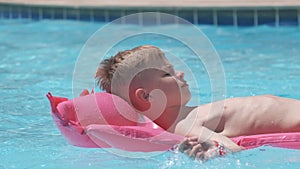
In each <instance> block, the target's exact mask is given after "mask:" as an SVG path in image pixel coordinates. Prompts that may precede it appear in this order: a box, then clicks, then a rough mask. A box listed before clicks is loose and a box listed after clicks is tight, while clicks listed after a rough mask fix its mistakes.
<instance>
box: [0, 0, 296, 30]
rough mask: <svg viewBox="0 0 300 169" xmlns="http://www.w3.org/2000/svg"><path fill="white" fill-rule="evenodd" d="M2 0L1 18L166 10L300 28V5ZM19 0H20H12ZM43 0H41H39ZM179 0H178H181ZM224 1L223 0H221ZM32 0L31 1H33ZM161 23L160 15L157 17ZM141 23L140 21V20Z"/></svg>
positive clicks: (208, 20) (218, 20)
mask: <svg viewBox="0 0 300 169" xmlns="http://www.w3.org/2000/svg"><path fill="white" fill-rule="evenodd" d="M3 1H4V0H0V19H1V18H6V19H20V18H21V19H22V18H26V19H27V18H28V19H32V20H41V19H63V20H80V21H92V22H94V21H96V22H97V21H100V22H111V21H113V20H115V19H118V18H121V17H122V16H126V15H130V14H134V13H140V12H162V13H167V14H172V15H176V16H179V17H181V18H183V19H185V20H187V21H189V22H191V23H193V24H202V25H215V26H219V25H225V26H258V25H269V26H276V27H278V26H296V27H299V28H300V6H256V7H251V6H247V7H246V6H244V7H229V6H222V7H208V6H207V7H204V6H202V7H197V6H195V7H174V6H173V7H171V6H162V7H152V6H151V7H149V6H147V7H146V6H143V7H142V8H141V7H137V6H136V7H134V6H130V7H124V6H123V7H112V6H109V7H107V6H77V5H78V4H75V5H76V6H74V5H73V6H71V5H70V6H62V5H59V4H57V5H56V6H54V5H45V4H32V3H28V2H29V1H26V2H24V3H22V4H18V3H6V2H5V3H3ZM12 1H13V2H17V1H18V0H12ZM38 1H41V0H37V2H38ZM177 1H178V0H177ZM218 1H220V0H218ZM30 2H31V1H30ZM299 4H300V1H299ZM156 20H157V23H159V22H160V21H159V17H158V18H156ZM124 23H126V21H125V22H124ZM136 24H140V23H138V22H137V23H136Z"/></svg>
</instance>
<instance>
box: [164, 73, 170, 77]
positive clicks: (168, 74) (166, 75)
mask: <svg viewBox="0 0 300 169" xmlns="http://www.w3.org/2000/svg"><path fill="white" fill-rule="evenodd" d="M168 76H172V75H171V74H170V73H165V74H164V75H163V77H168Z"/></svg>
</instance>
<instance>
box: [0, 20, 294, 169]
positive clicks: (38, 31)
mask: <svg viewBox="0 0 300 169" xmlns="http://www.w3.org/2000/svg"><path fill="white" fill-rule="evenodd" d="M104 25H105V23H88V22H77V21H63V20H41V21H29V20H0V55H1V57H0V60H1V62H0V78H1V83H0V87H1V90H0V96H1V101H0V159H1V162H0V169H12V168H17V169H21V168H22V169H27V168H28V169H29V168H30V169H35V168H47V169H48V168H49V169H50V168H60V169H71V168H86V169H95V168H131V169H132V168H162V169H163V168H200V167H202V168H295V169H296V168H299V167H300V151H297V150H289V149H280V148H274V147H269V146H264V147H260V148H257V149H252V150H248V151H243V152H240V153H237V154H232V155H229V156H226V157H224V158H217V159H213V160H210V161H208V162H205V163H199V162H195V161H193V160H190V159H189V158H188V157H186V156H185V155H183V154H179V153H175V152H172V151H168V152H164V153H161V154H159V155H157V156H151V157H149V158H140V159H137V158H135V159H133V158H128V157H120V156H117V155H114V154H112V153H109V152H107V151H106V150H103V149H87V148H79V147H74V146H72V145H69V144H68V143H67V142H66V141H65V140H64V138H63V137H62V136H61V134H60V132H59V131H58V130H57V128H56V127H55V126H54V124H53V122H52V119H51V116H50V107H49V103H48V101H47V99H46V97H45V94H46V93H47V92H48V91H51V92H52V93H53V95H59V96H65V97H73V93H72V85H73V83H74V82H73V71H74V66H75V64H76V60H77V57H78V55H79V53H80V50H81V48H82V47H83V45H84V44H85V42H86V41H87V40H88V39H89V37H90V36H91V35H92V34H93V33H94V32H95V31H97V30H98V29H99V28H101V27H103V26H104ZM125 28H126V29H125ZM158 28H159V29H167V28H168V25H165V26H160V27H158ZM198 28H199V29H201V30H202V31H203V32H204V33H205V34H206V35H207V37H208V38H209V39H210V40H211V42H212V44H213V45H214V46H215V48H216V50H217V51H218V53H219V56H220V59H221V61H222V63H223V67H224V72H225V77H226V97H227V98H229V97H240V96H249V95H260V94H275V95H278V96H282V97H289V98H295V99H300V85H299V84H300V30H299V28H297V27H278V28H275V27H267V26H260V27H246V28H236V27H214V26H198ZM118 29H120V30H122V31H127V30H128V31H132V30H135V29H138V26H134V25H131V26H130V27H128V26H124V27H123V25H116V27H115V30H118ZM182 29H184V28H182ZM114 33H116V32H113V33H112V34H111V35H110V36H114ZM187 36H190V37H189V38H191V39H193V35H187ZM161 39H162V40H161ZM144 40H145V39H144ZM152 40H153V41H149V42H148V41H147V42H141V43H150V42H153V44H156V45H157V44H158V45H161V46H162V47H164V48H167V47H170V48H171V47H174V48H176V45H174V44H173V41H169V43H163V42H165V41H164V39H163V37H161V38H155V40H154V39H152ZM160 40H161V41H160ZM194 40H195V41H197V39H194ZM145 41H146V40H145ZM174 43H175V44H176V42H174ZM172 44H173V45H172ZM121 45H122V44H121ZM130 46H132V47H133V46H136V45H135V44H134V43H127V46H126V47H130ZM124 48H125V47H124ZM177 55H182V56H183V57H184V59H185V60H186V63H187V65H188V67H189V68H190V69H191V71H193V72H197V71H198V73H197V77H196V78H197V80H196V81H197V83H199V86H198V87H193V86H192V85H191V90H192V94H193V96H196V97H200V98H201V99H200V102H201V103H207V102H209V101H210V100H211V94H210V90H211V89H210V84H209V81H208V79H207V78H208V77H207V75H205V74H206V72H205V69H203V66H202V67H201V66H200V67H199V64H194V63H195V58H192V57H190V58H189V56H188V55H185V53H184V52H182V53H177ZM87 62H88V63H89V62H91V63H92V62H99V61H98V60H97V61H94V60H89V59H87ZM180 68H181V67H180V66H179V67H178V69H180ZM90 78H93V74H92V75H91V77H90ZM187 78H188V77H187ZM82 87H89V86H84V85H83V86H82ZM90 87H92V86H90ZM199 88H200V90H198V89H199ZM194 103H197V102H196V101H193V100H192V101H191V103H189V104H194ZM128 154H132V153H129V152H128Z"/></svg>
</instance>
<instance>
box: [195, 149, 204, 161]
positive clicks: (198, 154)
mask: <svg viewBox="0 0 300 169" xmlns="http://www.w3.org/2000/svg"><path fill="white" fill-rule="evenodd" d="M204 156H205V152H204V151H199V152H197V154H196V156H195V160H200V161H203V160H204Z"/></svg>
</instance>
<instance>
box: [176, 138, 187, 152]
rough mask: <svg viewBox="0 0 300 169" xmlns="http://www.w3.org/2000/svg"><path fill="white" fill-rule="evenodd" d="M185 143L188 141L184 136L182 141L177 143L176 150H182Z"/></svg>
mask: <svg viewBox="0 0 300 169" xmlns="http://www.w3.org/2000/svg"><path fill="white" fill-rule="evenodd" d="M187 143H188V139H187V138H184V139H183V141H182V142H181V143H180V144H179V147H178V151H179V152H183V151H184V149H185V147H186V144H187Z"/></svg>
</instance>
